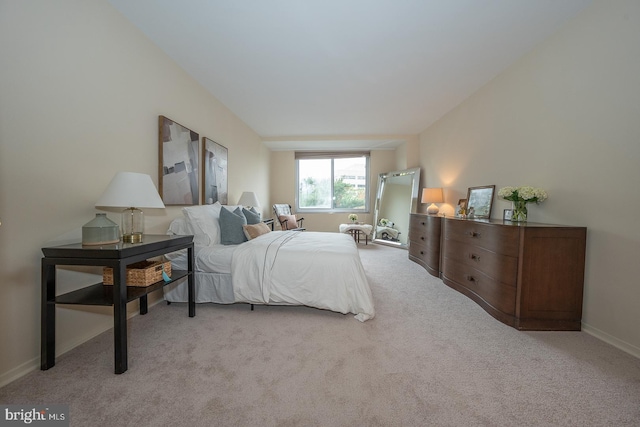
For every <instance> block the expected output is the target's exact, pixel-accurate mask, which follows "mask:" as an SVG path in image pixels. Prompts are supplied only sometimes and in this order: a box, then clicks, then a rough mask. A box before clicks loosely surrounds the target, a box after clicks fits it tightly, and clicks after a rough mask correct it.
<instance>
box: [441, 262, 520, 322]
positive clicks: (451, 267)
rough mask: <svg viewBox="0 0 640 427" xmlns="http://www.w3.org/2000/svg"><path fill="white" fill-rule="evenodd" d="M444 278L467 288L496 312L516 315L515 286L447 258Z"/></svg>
mask: <svg viewBox="0 0 640 427" xmlns="http://www.w3.org/2000/svg"><path fill="white" fill-rule="evenodd" d="M442 276H443V278H445V279H448V280H451V281H454V282H456V283H458V284H459V285H461V286H463V287H465V288H467V289H468V290H469V291H471V292H473V293H474V294H476V295H478V296H479V297H480V298H481V299H482V300H483V301H485V302H486V303H487V304H489V305H490V306H491V307H493V308H495V309H496V310H498V311H500V312H502V313H505V314H507V315H510V316H513V315H515V308H516V287H515V286H512V285H508V284H505V283H502V282H499V281H497V280H495V279H493V278H491V277H489V276H487V275H486V274H484V273H483V272H481V271H479V270H476V269H475V268H472V267H470V266H468V265H466V264H464V263H461V262H458V261H455V260H453V259H451V258H447V257H446V256H445V257H444V258H443V259H442Z"/></svg>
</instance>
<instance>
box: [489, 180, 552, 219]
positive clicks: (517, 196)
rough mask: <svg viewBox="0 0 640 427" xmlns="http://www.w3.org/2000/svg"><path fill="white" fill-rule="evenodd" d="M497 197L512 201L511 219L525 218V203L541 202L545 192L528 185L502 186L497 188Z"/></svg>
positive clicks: (545, 195)
mask: <svg viewBox="0 0 640 427" xmlns="http://www.w3.org/2000/svg"><path fill="white" fill-rule="evenodd" d="M498 197H500V198H502V199H504V200H510V201H511V202H513V213H512V216H511V220H512V221H516V222H517V221H526V220H527V214H528V211H527V203H536V204H537V203H541V202H544V201H545V200H547V192H546V191H544V190H543V189H541V188H534V187H529V186H522V187H503V188H501V189H500V190H498Z"/></svg>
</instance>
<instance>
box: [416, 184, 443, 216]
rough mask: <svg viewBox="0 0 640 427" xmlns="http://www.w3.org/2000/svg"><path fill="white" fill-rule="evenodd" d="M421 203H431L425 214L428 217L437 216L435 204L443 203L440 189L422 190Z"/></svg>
mask: <svg viewBox="0 0 640 427" xmlns="http://www.w3.org/2000/svg"><path fill="white" fill-rule="evenodd" d="M421 202H422V203H431V205H429V207H428V208H427V213H428V214H429V215H437V214H438V211H439V210H440V209H438V207H437V206H436V203H443V202H444V195H443V193H442V188H423V189H422V200H421Z"/></svg>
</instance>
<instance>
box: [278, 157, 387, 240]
mask: <svg viewBox="0 0 640 427" xmlns="http://www.w3.org/2000/svg"><path fill="white" fill-rule="evenodd" d="M295 167H296V166H295V158H294V152H293V151H273V152H272V153H271V175H270V183H271V187H270V192H271V203H270V204H274V203H288V204H290V205H291V206H292V207H294V210H295V200H296V183H295V176H296V169H295ZM395 167H396V153H395V151H392V150H375V151H372V152H371V158H370V162H369V172H370V176H371V181H370V182H371V189H370V194H369V196H370V206H371V210H370V212H368V213H366V214H358V220H359V221H361V222H366V223H368V224H371V223H372V222H373V209H374V207H375V197H376V190H377V185H378V175H379V174H381V173H383V172H389V171H392V170H395ZM347 215H348V214H346V213H328V214H325V213H306V212H305V213H304V214H302V216H303V217H304V223H303V225H304V227H305V228H306V229H308V230H313V231H336V232H337V231H338V227H339V226H340V224H344V223H346V222H348V218H347ZM277 228H278V226H277V225H276V229H277Z"/></svg>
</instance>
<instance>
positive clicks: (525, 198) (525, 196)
mask: <svg viewBox="0 0 640 427" xmlns="http://www.w3.org/2000/svg"><path fill="white" fill-rule="evenodd" d="M498 197H500V198H502V199H504V200H510V201H512V202H525V203H533V202H535V203H541V202H544V201H545V200H547V197H548V196H547V192H546V191H544V190H543V189H541V188H534V187H529V186H522V187H504V188H501V189H500V190H498Z"/></svg>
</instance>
